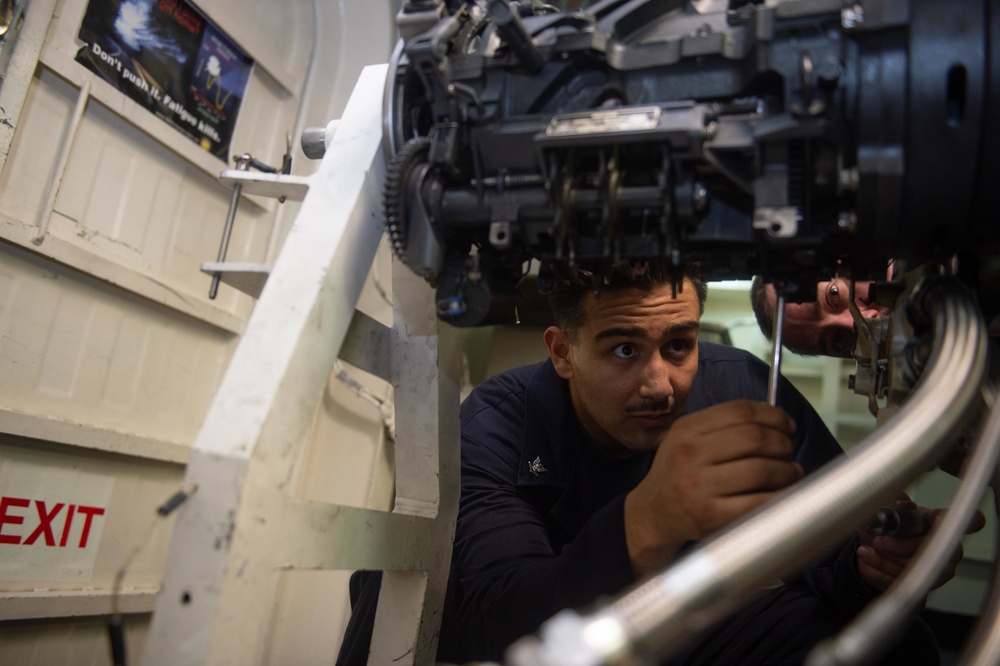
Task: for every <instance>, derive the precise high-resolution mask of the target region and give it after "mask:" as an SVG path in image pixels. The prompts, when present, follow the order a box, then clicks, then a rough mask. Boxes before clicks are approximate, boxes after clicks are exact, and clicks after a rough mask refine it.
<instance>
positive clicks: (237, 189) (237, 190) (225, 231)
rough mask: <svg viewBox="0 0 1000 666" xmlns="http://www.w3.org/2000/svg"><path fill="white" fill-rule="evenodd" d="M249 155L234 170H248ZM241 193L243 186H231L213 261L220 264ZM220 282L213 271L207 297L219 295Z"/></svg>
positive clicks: (219, 273) (241, 156)
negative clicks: (217, 250) (220, 236)
mask: <svg viewBox="0 0 1000 666" xmlns="http://www.w3.org/2000/svg"><path fill="white" fill-rule="evenodd" d="M251 159H252V158H251V157H250V155H240V156H239V157H237V158H236V168H237V169H238V170H240V171H247V170H249V169H250V160H251ZM242 193H243V185H242V184H240V183H238V182H237V183H236V184H235V185H233V196H232V197H231V198H230V199H229V213H227V214H226V224H225V225H224V226H223V227H222V240H221V241H220V242H219V254H218V258H217V259H216V260H215V261H216V262H218V263H222V262H223V261H225V260H226V252H228V251H229V238H230V237H231V236H232V235H233V222H234V221H235V220H236V209H237V208H238V207H239V205H240V195H242ZM221 280H222V273H221V272H220V271H215V272H214V273H212V286H211V287H210V288H209V290H208V297H209V298H211V299H214V298H215V297H216V296H217V295H218V293H219V282H220V281H221Z"/></svg>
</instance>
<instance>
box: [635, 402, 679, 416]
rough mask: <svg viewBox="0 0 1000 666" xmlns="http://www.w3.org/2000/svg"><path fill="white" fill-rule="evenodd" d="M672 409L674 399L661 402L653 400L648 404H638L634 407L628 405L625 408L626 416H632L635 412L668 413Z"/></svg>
mask: <svg viewBox="0 0 1000 666" xmlns="http://www.w3.org/2000/svg"><path fill="white" fill-rule="evenodd" d="M673 408H674V399H673V398H665V399H663V400H655V401H650V402H640V403H638V404H635V405H628V406H626V407H625V413H626V414H632V413H635V412H670V411H673Z"/></svg>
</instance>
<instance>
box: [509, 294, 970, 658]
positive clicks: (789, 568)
mask: <svg viewBox="0 0 1000 666" xmlns="http://www.w3.org/2000/svg"><path fill="white" fill-rule="evenodd" d="M922 289H924V290H926V289H927V287H923V288H922ZM932 289H934V292H933V294H930V295H929V296H926V297H924V296H925V295H926V291H924V292H923V293H922V294H919V295H918V296H920V297H924V301H925V302H926V303H927V306H928V307H927V309H928V312H929V314H930V316H931V318H932V320H933V322H934V327H935V328H934V331H935V336H934V347H933V350H932V352H931V360H930V363H929V365H928V368H927V370H926V372H925V373H924V376H923V378H922V381H921V382H920V383H919V384H918V385H917V387H916V389H915V390H914V392H913V394H912V395H911V396H910V399H909V401H908V402H907V403H906V404H905V405H903V406H902V408H901V409H899V410H898V411H897V413H896V415H895V417H894V418H892V419H891V420H890V421H889V422H888V423H886V424H885V426H883V427H882V428H880V429H879V430H877V431H876V432H875V433H873V434H872V435H871V436H869V437H868V438H866V439H865V440H864V441H863V442H862V443H861V444H860V445H858V447H857V448H855V449H854V451H852V453H851V455H850V456H845V457H844V458H842V459H840V460H837V461H835V462H834V463H831V464H830V465H827V466H826V467H824V468H823V469H822V470H820V471H819V472H817V473H816V474H814V475H813V476H811V477H809V478H808V479H806V480H805V481H803V482H801V483H800V484H799V485H797V486H796V487H795V488H793V489H791V490H789V491H788V492H786V493H784V494H783V495H782V497H781V498H779V499H778V500H776V501H774V502H771V503H769V504H767V505H765V506H764V507H761V508H760V509H758V510H757V511H755V512H753V513H751V514H749V515H748V516H746V517H745V518H743V519H742V520H740V521H738V522H737V523H734V524H733V525H732V526H730V527H729V528H727V529H726V530H724V531H723V532H721V533H719V534H718V535H716V536H714V537H713V538H711V539H710V540H708V541H706V542H705V543H704V544H703V545H701V546H700V547H699V548H698V549H697V550H695V551H694V552H692V553H691V554H690V555H688V556H686V557H684V558H683V559H682V560H681V561H679V562H678V563H677V564H676V565H674V566H673V567H671V568H669V569H667V570H666V571H665V572H663V573H661V574H659V575H657V576H655V577H653V578H652V579H651V580H649V581H648V582H646V583H643V584H641V585H639V586H637V587H635V588H633V589H632V590H631V591H629V592H627V593H625V594H624V595H622V596H621V597H619V598H618V599H617V600H616V601H614V602H613V603H612V604H611V605H610V606H607V607H604V608H602V609H599V610H598V611H597V612H595V613H593V614H592V615H590V616H584V617H581V616H579V615H578V614H576V613H575V612H574V611H563V612H562V613H560V614H558V615H556V616H555V617H554V618H552V619H551V620H549V621H548V622H546V623H545V624H544V625H543V626H542V628H541V630H540V633H541V638H540V639H538V638H535V637H529V638H527V639H523V640H522V641H519V642H518V643H515V644H514V645H513V646H511V649H510V650H509V652H508V660H509V661H510V663H512V664H515V665H517V666H541V665H549V666H556V665H566V666H569V665H572V666H591V665H596V664H605V663H610V664H615V663H622V662H624V661H626V660H631V659H633V658H634V657H635V656H637V655H641V656H652V657H657V658H664V657H668V656H670V655H671V654H674V653H675V652H676V651H678V650H680V649H681V648H682V647H684V646H685V645H686V644H687V642H688V640H689V639H690V638H691V637H693V636H694V635H696V634H697V632H698V631H699V630H700V629H703V628H705V627H706V626H708V625H709V624H711V623H712V622H715V621H717V620H720V619H722V618H723V617H725V615H726V614H728V613H729V612H731V611H733V610H735V609H736V608H738V607H739V606H741V605H742V604H743V603H744V602H745V601H746V600H747V599H748V597H750V596H751V595H752V594H753V593H755V592H757V591H759V590H760V589H763V588H764V587H765V586H767V585H768V584H770V583H771V582H772V581H774V580H776V579H779V578H781V577H782V576H784V575H787V574H791V573H793V572H795V571H797V570H799V569H800V568H801V567H802V566H803V565H805V564H806V563H807V562H808V561H810V560H811V559H813V558H815V557H817V556H819V555H820V554H822V553H824V552H826V551H827V550H829V549H830V548H831V547H833V546H834V545H836V544H837V543H839V542H841V541H842V540H843V538H844V536H845V535H847V534H849V533H850V532H851V531H852V530H855V529H857V528H858V526H859V525H861V524H862V523H863V522H864V520H865V518H866V516H867V515H868V514H869V513H871V511H872V510H873V508H874V507H876V506H878V505H879V503H882V502H886V501H889V500H890V499H891V498H893V497H894V496H895V495H896V494H898V492H899V491H900V490H902V489H903V488H904V487H905V486H906V485H907V484H908V483H909V482H910V481H911V480H912V479H914V478H915V477H916V476H917V475H919V474H920V473H922V472H924V471H926V470H927V469H930V468H932V467H933V466H934V465H935V464H936V463H937V461H938V460H939V459H940V458H941V457H942V456H943V454H944V453H945V452H946V451H947V448H948V444H949V442H948V435H949V434H950V433H951V432H952V431H953V430H954V429H955V428H956V426H957V425H958V424H959V423H960V421H961V419H962V417H963V416H964V414H965V412H966V409H967V408H968V407H969V405H971V404H972V403H973V401H974V400H975V399H976V397H977V395H978V392H979V384H980V382H981V380H982V376H983V371H984V365H985V363H984V361H985V355H986V332H985V327H984V325H983V322H982V318H981V316H980V315H979V312H978V309H977V307H976V304H975V302H974V301H973V300H972V298H971V297H970V296H969V295H968V294H967V293H966V291H965V290H964V289H963V288H962V287H961V285H960V284H959V283H957V282H954V281H945V282H942V283H937V284H936V285H935V286H934V287H932Z"/></svg>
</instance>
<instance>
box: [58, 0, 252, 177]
mask: <svg viewBox="0 0 1000 666" xmlns="http://www.w3.org/2000/svg"><path fill="white" fill-rule="evenodd" d="M79 36H80V40H81V41H82V42H83V43H84V45H83V47H81V48H80V50H79V51H77V54H76V61H77V62H79V63H81V64H82V65H84V66H85V67H87V68H88V69H90V70H91V71H93V72H95V73H96V74H98V75H100V76H101V77H102V78H103V79H104V80H105V81H107V82H109V83H110V84H112V85H113V86H115V87H116V88H118V89H119V90H120V91H122V92H123V93H125V94H126V95H127V96H128V97H130V98H132V99H133V100H135V101H136V102H138V103H139V104H140V105H142V106H144V107H146V108H147V109H149V110H150V111H152V112H153V113H154V114H156V115H157V116H159V117H161V118H163V119H164V120H166V121H167V122H168V123H170V124H171V125H173V126H174V127H176V128H177V129H178V130H180V131H181V132H182V133H183V134H185V135H187V136H188V137H189V138H191V140H193V141H194V142H196V143H197V144H198V145H200V146H201V147H202V148H204V149H205V150H207V151H208V152H210V153H212V154H213V155H215V156H216V157H218V158H219V159H222V160H224V161H227V162H228V161H229V144H230V140H231V139H232V134H233V129H234V127H235V126H236V117H237V115H238V113H239V110H240V105H241V103H242V102H243V97H244V94H245V93H246V88H247V82H248V81H249V79H250V70H251V68H252V67H253V60H251V59H250V58H249V57H247V56H246V55H245V54H244V53H243V52H242V51H241V50H240V49H239V48H237V47H236V45H235V44H233V43H232V42H231V41H230V40H229V39H228V38H227V37H226V36H225V35H223V34H222V32H221V31H220V30H219V29H218V28H217V27H216V26H215V25H213V24H212V23H211V22H210V21H209V20H208V19H206V18H205V17H204V16H203V15H202V14H201V12H199V11H198V10H197V9H195V8H194V7H193V6H192V5H190V4H188V3H187V2H185V1H184V0H90V2H89V4H88V5H87V12H86V14H85V15H84V17H83V23H82V25H81V26H80V35H79Z"/></svg>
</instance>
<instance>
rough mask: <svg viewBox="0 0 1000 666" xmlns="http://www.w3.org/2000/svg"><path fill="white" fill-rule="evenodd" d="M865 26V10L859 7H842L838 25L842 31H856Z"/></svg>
mask: <svg viewBox="0 0 1000 666" xmlns="http://www.w3.org/2000/svg"><path fill="white" fill-rule="evenodd" d="M864 24H865V8H864V7H862V6H861V5H854V6H852V7H844V9H843V10H841V12H840V25H841V26H842V27H843V28H844V30H857V29H859V28H861V26H863V25H864Z"/></svg>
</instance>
